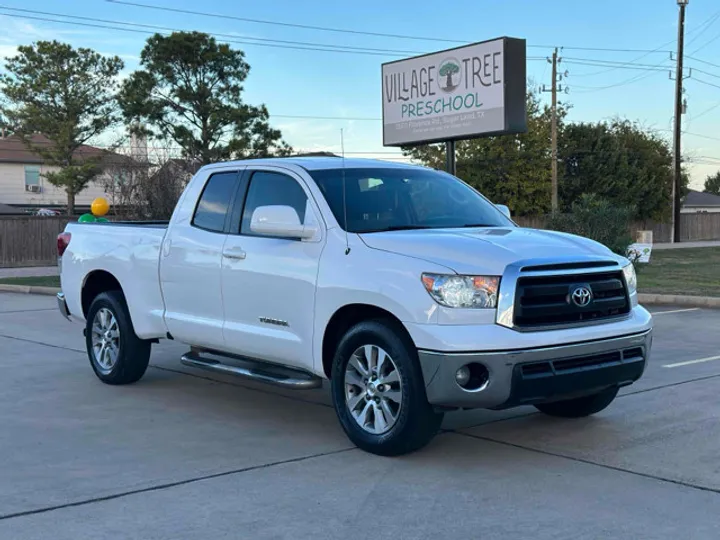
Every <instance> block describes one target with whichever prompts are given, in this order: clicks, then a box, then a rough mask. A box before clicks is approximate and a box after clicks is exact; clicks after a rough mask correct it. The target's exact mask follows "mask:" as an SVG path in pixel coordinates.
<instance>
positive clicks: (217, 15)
mask: <svg viewBox="0 0 720 540" xmlns="http://www.w3.org/2000/svg"><path fill="white" fill-rule="evenodd" d="M106 2H110V3H112V4H121V5H126V6H132V7H138V8H143V9H152V10H157V11H166V12H174V13H183V14H185V15H197V16H201V17H212V18H216V19H223V20H227V19H231V20H236V21H242V22H249V23H254V24H267V25H275V26H285V27H292V28H302V29H305V30H319V31H322V32H335V33H342V34H356V35H364V36H374V37H388V38H394V39H411V40H417V41H440V42H445V43H458V44H467V43H472V42H473V40H460V39H448V38H440V37H429V36H411V35H406V34H390V33H385V32H370V31H366V30H352V29H349V28H333V27H328V26H314V25H308V24H299V23H289V22H284V21H270V20H265V19H251V18H248V17H238V16H236V15H230V14H226V13H222V14H221V13H209V12H203V11H193V10H188V9H180V8H172V7H167V6H155V5H151V4H143V3H140V2H129V1H125V0H106ZM528 47H532V48H538V49H552V48H554V47H555V45H528ZM563 48H564V49H569V50H578V51H606V52H647V53H654V52H660V51H658V50H657V49H653V50H648V49H616V48H609V47H563ZM662 52H669V51H662Z"/></svg>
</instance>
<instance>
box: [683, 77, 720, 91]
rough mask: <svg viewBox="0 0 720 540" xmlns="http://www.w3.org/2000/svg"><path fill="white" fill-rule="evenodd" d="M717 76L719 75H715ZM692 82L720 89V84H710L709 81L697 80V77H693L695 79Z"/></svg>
mask: <svg viewBox="0 0 720 540" xmlns="http://www.w3.org/2000/svg"><path fill="white" fill-rule="evenodd" d="M715 76H717V75H715ZM690 80H692V81H695V82H699V83H701V84H704V85H706V86H713V87H715V88H720V84H713V83H709V82H707V81H703V80H702V79H696V78H695V77H693V78H692V79H690Z"/></svg>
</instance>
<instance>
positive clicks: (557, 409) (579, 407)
mask: <svg viewBox="0 0 720 540" xmlns="http://www.w3.org/2000/svg"><path fill="white" fill-rule="evenodd" d="M618 390H619V388H618V387H617V386H614V387H612V388H608V389H606V390H603V391H602V392H598V393H597V394H592V395H590V396H584V397H580V398H575V399H568V400H565V401H554V402H552V403H538V404H537V405H535V408H536V409H537V410H539V411H540V412H542V413H545V414H547V415H550V416H558V417H560V418H583V417H585V416H590V415H592V414H595V413H599V412H600V411H602V410H603V409H606V408H607V407H608V406H609V405H610V404H611V403H612V402H613V400H614V399H615V397H616V396H617V393H618Z"/></svg>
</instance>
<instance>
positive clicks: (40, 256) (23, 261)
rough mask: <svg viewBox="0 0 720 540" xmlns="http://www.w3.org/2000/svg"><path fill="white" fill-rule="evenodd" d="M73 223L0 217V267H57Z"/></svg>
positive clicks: (710, 217) (664, 231)
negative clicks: (62, 237) (60, 242)
mask: <svg viewBox="0 0 720 540" xmlns="http://www.w3.org/2000/svg"><path fill="white" fill-rule="evenodd" d="M514 219H515V221H516V222H517V223H518V224H519V225H521V226H522V227H533V228H536V229H542V228H543V227H544V226H545V218H543V217H516V218H514ZM71 220H72V221H76V220H77V217H75V218H68V217H49V216H48V217H45V216H42V217H41V216H17V217H16V216H0V268H7V267H18V266H52V265H55V264H57V235H58V234H60V233H61V232H62V231H63V229H65V225H66V224H67V223H68V221H71ZM638 230H640V231H653V241H654V242H669V241H670V225H668V224H666V223H654V222H643V223H635V224H634V225H633V227H632V231H631V232H632V234H633V238H634V237H635V231H638ZM680 231H681V234H680V240H681V241H683V242H692V241H700V240H720V213H716V214H681V216H680Z"/></svg>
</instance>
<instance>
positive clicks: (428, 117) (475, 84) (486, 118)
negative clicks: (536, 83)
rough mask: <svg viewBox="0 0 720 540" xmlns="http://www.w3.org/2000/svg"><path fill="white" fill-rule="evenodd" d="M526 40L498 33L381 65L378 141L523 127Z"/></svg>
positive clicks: (450, 143)
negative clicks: (460, 45)
mask: <svg viewBox="0 0 720 540" xmlns="http://www.w3.org/2000/svg"><path fill="white" fill-rule="evenodd" d="M525 64H526V45H525V40H524V39H516V38H508V37H502V38H498V39H494V40H490V41H483V42H480V43H474V44H471V45H465V46H462V47H457V48H454V49H447V50H444V51H439V52H436V53H430V54H426V55H422V56H416V57H413V58H406V59H404V60H397V61H394V62H388V63H385V64H383V65H382V100H383V101H382V103H383V106H382V113H383V145H384V146H413V145H420V144H430V143H439V142H445V143H446V144H445V146H446V153H447V158H446V159H447V163H446V166H447V171H448V172H449V173H450V174H455V141H458V140H463V139H471V138H476V137H481V136H490V135H506V134H510V133H524V132H526V131H527V111H526V101H525V100H526V91H527V88H526V65H525Z"/></svg>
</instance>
